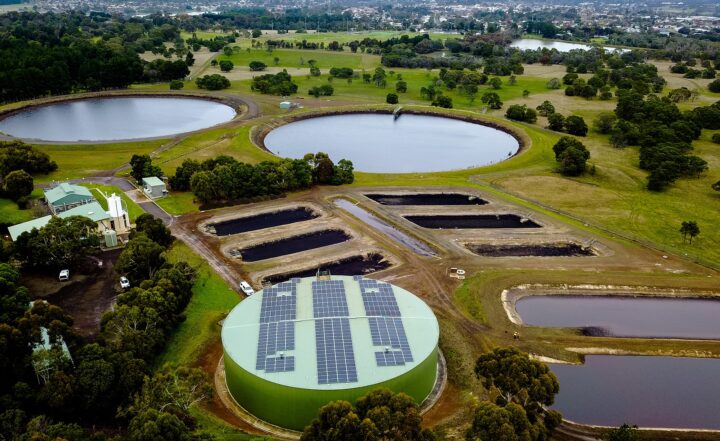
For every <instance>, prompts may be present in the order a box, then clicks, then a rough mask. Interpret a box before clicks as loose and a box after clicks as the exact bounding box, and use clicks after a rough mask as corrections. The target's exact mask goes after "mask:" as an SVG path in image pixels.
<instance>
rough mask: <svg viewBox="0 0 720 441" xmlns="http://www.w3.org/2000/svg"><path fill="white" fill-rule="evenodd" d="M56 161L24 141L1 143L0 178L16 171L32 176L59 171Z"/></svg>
mask: <svg viewBox="0 0 720 441" xmlns="http://www.w3.org/2000/svg"><path fill="white" fill-rule="evenodd" d="M57 168H58V166H57V163H55V161H51V160H50V156H48V155H47V153H44V152H41V151H40V150H37V149H35V147H33V146H31V145H28V144H25V143H24V142H22V141H0V178H2V177H4V176H7V174H8V173H10V172H11V171H15V170H25V171H26V172H28V173H30V174H35V173H42V174H48V173H50V172H52V171H55V170H57Z"/></svg>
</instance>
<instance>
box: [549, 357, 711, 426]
mask: <svg viewBox="0 0 720 441" xmlns="http://www.w3.org/2000/svg"><path fill="white" fill-rule="evenodd" d="M550 368H551V369H552V371H553V372H555V375H557V377H558V380H559V381H560V393H559V394H558V395H557V396H556V398H555V405H554V406H553V407H554V408H555V409H557V410H559V411H560V412H562V414H563V417H565V418H567V419H569V420H572V421H575V422H578V423H587V424H598V425H607V426H619V425H621V424H623V423H629V424H637V425H638V426H640V427H674V428H688V429H690V428H692V429H720V417H719V416H720V381H719V380H718V373H720V359H712V358H683V357H632V356H617V355H589V356H586V357H585V364H584V365H581V366H576V365H560V364H551V365H550Z"/></svg>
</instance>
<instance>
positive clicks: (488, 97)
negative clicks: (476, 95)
mask: <svg viewBox="0 0 720 441" xmlns="http://www.w3.org/2000/svg"><path fill="white" fill-rule="evenodd" d="M480 101H482V102H483V103H485V104H487V105H488V107H489V108H491V109H495V110H497V109H501V108H502V106H503V102H502V101H501V100H500V95H498V94H497V93H495V92H485V93H484V94H483V96H482V98H480Z"/></svg>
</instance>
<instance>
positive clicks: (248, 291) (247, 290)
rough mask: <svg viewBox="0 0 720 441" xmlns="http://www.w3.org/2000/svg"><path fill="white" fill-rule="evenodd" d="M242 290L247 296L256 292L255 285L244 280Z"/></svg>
mask: <svg viewBox="0 0 720 441" xmlns="http://www.w3.org/2000/svg"><path fill="white" fill-rule="evenodd" d="M240 290H241V291H242V292H244V293H245V295H246V296H251V295H253V294H255V290H254V289H253V287H252V286H250V284H249V283H247V282H246V281H244V280H241V281H240Z"/></svg>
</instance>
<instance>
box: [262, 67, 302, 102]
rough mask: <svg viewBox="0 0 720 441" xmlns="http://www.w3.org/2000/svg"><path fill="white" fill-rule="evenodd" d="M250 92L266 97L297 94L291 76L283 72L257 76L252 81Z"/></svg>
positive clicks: (295, 85)
mask: <svg viewBox="0 0 720 441" xmlns="http://www.w3.org/2000/svg"><path fill="white" fill-rule="evenodd" d="M250 88H251V90H253V91H254V92H259V93H263V94H268V95H280V96H288V95H292V94H293V93H296V92H297V89H298V86H297V84H295V83H293V81H292V76H291V75H290V74H289V73H287V71H285V70H283V71H282V72H278V73H276V74H274V75H273V74H265V75H258V76H256V77H254V78H253V79H252V83H251V85H250Z"/></svg>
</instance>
